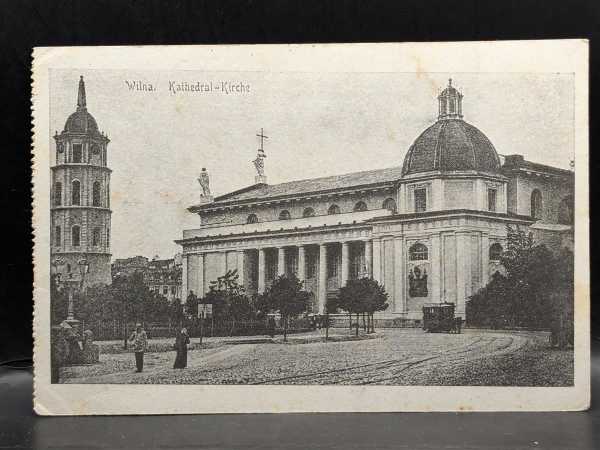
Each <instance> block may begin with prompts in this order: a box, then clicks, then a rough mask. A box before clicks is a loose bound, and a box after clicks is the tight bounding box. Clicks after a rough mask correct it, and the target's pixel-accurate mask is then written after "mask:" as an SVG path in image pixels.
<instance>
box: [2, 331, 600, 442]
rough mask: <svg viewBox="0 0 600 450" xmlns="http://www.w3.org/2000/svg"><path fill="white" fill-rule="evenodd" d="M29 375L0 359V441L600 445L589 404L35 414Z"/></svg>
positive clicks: (596, 363)
mask: <svg viewBox="0 0 600 450" xmlns="http://www.w3.org/2000/svg"><path fill="white" fill-rule="evenodd" d="M599 344H600V343H598V342H596V343H595V344H594V347H595V348H594V357H593V359H592V365H593V369H592V370H593V386H592V394H593V395H594V394H598V392H599V390H600V345H599ZM31 379H32V377H31V373H30V372H27V371H22V372H16V371H10V372H9V371H7V370H6V369H2V368H0V398H1V399H2V402H0V449H2V448H7V449H11V450H17V449H25V448H27V449H29V448H34V449H43V448H50V449H59V450H65V449H84V448H92V449H99V450H100V449H123V450H133V449H164V450H176V449H192V448H201V449H223V450H232V449H244V450H245V449H273V450H308V449H328V450H362V449H378V450H388V449H389V450H392V449H407V450H422V449H448V450H458V449H473V450H475V449H476V450H490V449H494V450H511V449H544V450H579V449H586V450H587V449H590V450H591V449H597V448H598V447H600V439H599V436H598V434H600V409H599V408H597V407H595V408H592V409H591V410H590V411H586V412H552V413H399V414H388V413H385V414H245V415H244V414H226V415H196V416H142V417H137V416H117V417H115V416H99V417H36V416H34V415H33V414H32V413H31V406H32V403H31ZM149 389H152V388H151V387H149ZM150 392H151V391H150ZM150 395H151V394H150Z"/></svg>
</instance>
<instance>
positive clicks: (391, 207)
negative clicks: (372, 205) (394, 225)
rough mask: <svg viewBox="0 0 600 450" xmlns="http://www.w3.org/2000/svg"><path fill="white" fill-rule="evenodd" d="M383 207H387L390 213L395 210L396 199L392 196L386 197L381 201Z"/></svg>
mask: <svg viewBox="0 0 600 450" xmlns="http://www.w3.org/2000/svg"><path fill="white" fill-rule="evenodd" d="M383 209H387V210H388V211H391V212H392V213H395V212H396V201H395V200H394V199H393V198H386V199H385V201H384V202H383Z"/></svg>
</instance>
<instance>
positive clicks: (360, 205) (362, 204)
mask: <svg viewBox="0 0 600 450" xmlns="http://www.w3.org/2000/svg"><path fill="white" fill-rule="evenodd" d="M366 210H367V204H366V203H365V202H363V201H360V202H357V203H356V205H354V211H355V212H357V211H366Z"/></svg>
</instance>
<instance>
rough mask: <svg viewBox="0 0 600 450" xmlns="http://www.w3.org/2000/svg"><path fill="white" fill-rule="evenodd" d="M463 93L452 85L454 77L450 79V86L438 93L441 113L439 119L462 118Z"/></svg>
mask: <svg viewBox="0 0 600 450" xmlns="http://www.w3.org/2000/svg"><path fill="white" fill-rule="evenodd" d="M462 99H463V95H462V94H461V93H460V92H458V90H457V89H456V88H455V87H454V86H452V78H450V79H449V80H448V86H447V87H446V89H444V90H443V91H442V92H441V94H440V95H438V102H439V115H438V120H444V119H462V117H463V115H462Z"/></svg>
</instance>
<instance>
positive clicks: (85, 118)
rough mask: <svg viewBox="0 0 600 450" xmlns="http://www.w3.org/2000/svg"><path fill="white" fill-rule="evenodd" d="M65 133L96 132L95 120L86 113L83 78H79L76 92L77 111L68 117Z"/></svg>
mask: <svg viewBox="0 0 600 450" xmlns="http://www.w3.org/2000/svg"><path fill="white" fill-rule="evenodd" d="M65 131H67V132H69V131H71V132H74V133H89V132H96V133H97V132H98V124H97V123H96V119H94V116H92V115H91V114H90V113H89V112H88V111H87V105H86V99H85V82H84V81H83V76H81V77H79V89H78V90H77V110H76V111H75V112H74V113H73V114H71V115H70V116H69V118H68V119H67V121H66V123H65Z"/></svg>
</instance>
